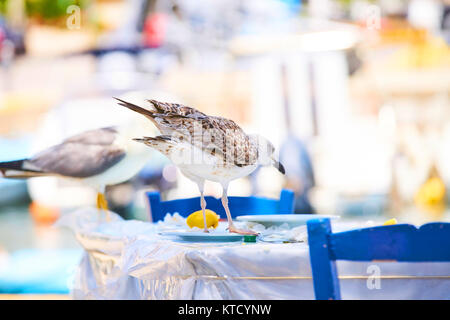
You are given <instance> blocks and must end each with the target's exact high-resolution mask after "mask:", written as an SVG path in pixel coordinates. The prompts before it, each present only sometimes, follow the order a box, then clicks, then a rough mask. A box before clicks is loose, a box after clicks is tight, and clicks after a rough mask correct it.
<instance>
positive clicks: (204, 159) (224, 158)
mask: <svg viewBox="0 0 450 320" xmlns="http://www.w3.org/2000/svg"><path fill="white" fill-rule="evenodd" d="M116 99H117V98H116ZM117 100H118V101H119V104H120V105H122V106H124V107H127V108H128V109H131V110H133V111H135V112H138V113H140V114H142V115H144V116H146V117H147V118H148V119H150V120H151V121H152V122H153V123H154V124H155V126H156V127H157V128H158V129H159V130H160V132H161V135H159V136H156V137H143V138H137V139H134V140H136V141H139V142H142V143H144V144H146V145H148V146H150V147H152V148H155V149H156V150H158V151H160V152H161V153H163V154H164V155H166V156H167V157H168V158H169V159H170V160H171V161H172V162H174V163H175V165H177V166H178V167H179V169H180V170H181V172H182V173H183V174H184V175H185V176H186V177H187V178H189V179H190V180H192V181H194V182H195V183H197V185H198V188H199V191H200V195H201V201H200V205H201V208H202V211H203V219H204V226H205V228H204V231H205V232H208V229H207V228H206V216H205V209H206V201H205V199H204V196H203V188H204V182H205V180H210V181H214V182H219V183H220V184H221V185H222V188H223V194H222V205H223V207H224V209H225V212H226V214H227V219H228V230H229V231H230V232H235V233H239V234H256V233H254V232H252V231H247V230H240V229H237V228H236V227H235V226H234V224H233V221H232V218H231V214H230V209H229V208H228V198H227V189H228V184H229V183H230V181H232V180H235V179H238V178H241V177H244V176H247V175H249V174H250V173H252V172H253V171H254V170H255V169H256V168H257V166H258V165H264V166H267V165H273V166H275V167H276V168H277V169H278V170H279V171H280V172H281V173H283V174H284V167H283V166H282V165H281V164H280V163H279V162H278V161H277V160H276V159H275V157H274V154H273V153H274V150H275V149H274V147H273V145H272V144H271V143H270V142H269V141H268V140H266V139H265V138H263V137H261V136H259V135H247V134H246V133H245V132H244V131H243V130H242V129H241V128H240V127H239V126H238V125H237V124H236V123H235V122H234V121H232V120H229V119H225V118H222V117H215V116H208V115H206V114H204V113H202V112H200V111H198V110H196V109H194V108H191V107H187V106H184V105H181V104H174V103H163V102H158V101H155V100H147V101H148V102H149V103H150V105H149V107H151V109H148V108H144V107H140V106H138V105H136V104H132V103H129V102H126V101H123V100H120V99H117ZM196 155H197V156H198V155H200V158H198V157H197V158H195V156H196ZM199 160H200V161H199Z"/></svg>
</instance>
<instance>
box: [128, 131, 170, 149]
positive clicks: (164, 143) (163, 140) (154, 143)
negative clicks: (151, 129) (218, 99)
mask: <svg viewBox="0 0 450 320" xmlns="http://www.w3.org/2000/svg"><path fill="white" fill-rule="evenodd" d="M133 140H134V141H137V142H141V143H144V144H146V145H147V146H150V147H152V148H154V149H156V150H158V151H159V152H161V153H163V154H167V153H168V152H169V151H170V148H171V146H170V147H168V146H169V145H173V141H172V139H171V137H170V136H168V135H160V136H156V137H142V138H135V139H133Z"/></svg>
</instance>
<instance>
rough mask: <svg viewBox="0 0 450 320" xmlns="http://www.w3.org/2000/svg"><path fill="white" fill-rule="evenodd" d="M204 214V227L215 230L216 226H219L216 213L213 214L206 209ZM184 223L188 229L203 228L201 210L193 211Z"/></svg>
mask: <svg viewBox="0 0 450 320" xmlns="http://www.w3.org/2000/svg"><path fill="white" fill-rule="evenodd" d="M205 214H206V227H207V228H208V229H209V228H211V227H213V228H214V229H215V228H217V226H218V225H219V216H218V215H217V213H215V212H214V211H212V210H209V209H206V210H205ZM186 223H187V225H188V226H189V228H191V229H192V228H193V227H197V228H200V229H203V228H204V223H203V212H202V210H198V211H195V212H193V213H191V214H190V215H189V216H188V217H187V219H186Z"/></svg>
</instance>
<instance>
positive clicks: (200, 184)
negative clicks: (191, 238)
mask: <svg viewBox="0 0 450 320" xmlns="http://www.w3.org/2000/svg"><path fill="white" fill-rule="evenodd" d="M204 186H205V181H204V180H203V181H202V182H199V183H198V190H200V206H201V207H202V212H203V226H204V229H203V231H204V232H209V230H208V226H207V225H206V211H205V210H206V201H205V197H204V195H203V191H204V190H203V189H204Z"/></svg>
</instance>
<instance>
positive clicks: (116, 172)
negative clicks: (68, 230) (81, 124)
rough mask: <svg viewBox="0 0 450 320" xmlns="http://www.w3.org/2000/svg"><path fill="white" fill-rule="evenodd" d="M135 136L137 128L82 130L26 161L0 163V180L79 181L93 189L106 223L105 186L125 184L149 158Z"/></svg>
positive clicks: (146, 151)
mask: <svg viewBox="0 0 450 320" xmlns="http://www.w3.org/2000/svg"><path fill="white" fill-rule="evenodd" d="M146 129H147V132H148V130H151V129H150V128H149V127H147V128H146ZM155 131H156V130H155ZM138 133H140V134H142V131H139V130H137V127H136V126H134V127H131V126H123V127H108V128H100V129H94V130H89V131H85V132H83V133H80V134H78V135H75V136H72V137H70V138H68V139H66V140H64V141H63V142H62V143H60V144H58V145H55V146H53V147H50V148H48V149H46V150H43V151H41V152H39V153H38V154H36V155H35V156H33V157H31V158H29V159H22V160H15V161H8V162H0V173H1V174H0V177H1V176H2V175H3V177H5V178H15V179H21V178H22V179H24V178H32V177H42V176H57V177H63V178H71V179H76V180H78V181H81V182H83V183H85V184H86V185H88V186H91V187H93V188H95V189H96V191H97V208H98V209H99V212H100V211H102V210H104V211H105V212H106V220H107V221H109V211H108V203H107V201H106V198H105V195H104V193H105V187H106V186H107V185H114V184H119V183H122V182H124V181H127V180H128V179H130V178H131V177H133V176H134V175H135V174H136V173H138V172H139V171H140V170H141V169H142V168H143V167H144V165H145V164H146V163H147V162H148V161H149V159H150V158H151V154H152V153H151V152H149V151H150V150H149V149H148V148H146V147H145V146H143V145H142V144H141V143H137V142H135V141H133V140H132V138H133V137H135V135H136V134H138Z"/></svg>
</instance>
